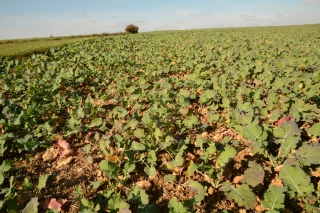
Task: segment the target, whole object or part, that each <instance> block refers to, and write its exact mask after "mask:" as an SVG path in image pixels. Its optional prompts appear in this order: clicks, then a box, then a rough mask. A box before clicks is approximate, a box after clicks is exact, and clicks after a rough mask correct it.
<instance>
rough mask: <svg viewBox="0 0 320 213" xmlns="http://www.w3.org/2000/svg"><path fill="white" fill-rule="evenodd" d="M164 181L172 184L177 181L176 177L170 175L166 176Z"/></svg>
mask: <svg viewBox="0 0 320 213" xmlns="http://www.w3.org/2000/svg"><path fill="white" fill-rule="evenodd" d="M163 179H164V181H166V182H170V181H174V180H175V179H176V176H174V175H172V174H169V175H165V176H164V178H163Z"/></svg>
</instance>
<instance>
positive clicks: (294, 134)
mask: <svg viewBox="0 0 320 213" xmlns="http://www.w3.org/2000/svg"><path fill="white" fill-rule="evenodd" d="M273 134H274V136H275V137H276V138H277V141H276V143H280V149H279V154H278V155H280V150H282V151H283V154H284V156H287V155H288V154H289V153H290V151H291V150H294V149H295V148H296V146H297V143H298V142H299V140H300V129H299V127H298V125H297V124H296V122H295V121H294V120H287V121H284V122H283V123H282V124H281V125H280V127H278V128H277V129H275V130H274V131H273Z"/></svg>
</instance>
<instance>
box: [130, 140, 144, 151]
mask: <svg viewBox="0 0 320 213" xmlns="http://www.w3.org/2000/svg"><path fill="white" fill-rule="evenodd" d="M131 149H133V150H138V151H142V150H145V149H146V147H145V145H143V144H141V143H138V142H135V141H133V142H132V144H131Z"/></svg>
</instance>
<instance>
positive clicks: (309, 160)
mask: <svg viewBox="0 0 320 213" xmlns="http://www.w3.org/2000/svg"><path fill="white" fill-rule="evenodd" d="M296 156H297V158H298V159H299V160H300V161H301V162H302V164H303V165H304V166H311V164H315V165H319V164H320V143H319V142H315V143H313V144H308V143H307V142H304V143H303V144H302V146H301V147H300V148H299V149H298V150H297V151H296Z"/></svg>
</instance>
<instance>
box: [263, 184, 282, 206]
mask: <svg viewBox="0 0 320 213" xmlns="http://www.w3.org/2000/svg"><path fill="white" fill-rule="evenodd" d="M286 191H287V188H286V187H279V186H273V185H270V186H269V188H268V190H267V191H266V192H265V193H264V200H263V201H262V205H263V207H264V208H266V209H268V210H276V211H279V212H281V211H282V210H283V208H284V204H283V203H284V197H285V194H284V192H286Z"/></svg>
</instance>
